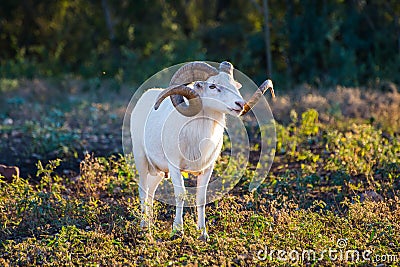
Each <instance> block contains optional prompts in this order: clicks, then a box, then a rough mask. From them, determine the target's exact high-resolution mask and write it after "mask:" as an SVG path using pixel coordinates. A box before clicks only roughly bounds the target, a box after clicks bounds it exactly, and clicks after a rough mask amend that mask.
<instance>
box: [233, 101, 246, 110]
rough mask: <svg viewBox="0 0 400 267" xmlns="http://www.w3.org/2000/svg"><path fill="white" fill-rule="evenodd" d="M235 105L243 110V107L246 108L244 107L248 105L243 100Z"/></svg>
mask: <svg viewBox="0 0 400 267" xmlns="http://www.w3.org/2000/svg"><path fill="white" fill-rule="evenodd" d="M235 104H236V105H237V106H239V107H240V109H243V107H244V105H245V104H246V102H244V101H243V100H240V101H235Z"/></svg>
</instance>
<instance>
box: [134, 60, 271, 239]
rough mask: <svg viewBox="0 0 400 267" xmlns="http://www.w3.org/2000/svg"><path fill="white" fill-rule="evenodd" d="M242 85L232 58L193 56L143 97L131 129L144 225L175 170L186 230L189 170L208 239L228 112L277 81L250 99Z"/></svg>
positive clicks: (177, 224) (237, 111)
mask: <svg viewBox="0 0 400 267" xmlns="http://www.w3.org/2000/svg"><path fill="white" fill-rule="evenodd" d="M240 87H241V84H240V83H238V82H237V81H235V79H234V77H233V66H232V64H231V63H229V62H226V61H224V62H222V63H221V64H220V65H219V69H216V68H214V67H213V66H211V65H209V64H207V63H205V62H191V63H187V64H186V65H184V66H182V67H181V68H180V69H178V71H177V72H176V73H175V74H174V75H173V76H172V78H171V81H170V86H169V87H168V88H166V89H161V88H152V89H149V90H147V91H146V92H145V93H144V94H143V95H142V96H141V98H140V99H139V100H138V102H137V104H136V106H135V108H134V110H133V111H132V114H131V129H130V130H131V136H132V142H133V155H134V158H135V164H136V169H137V171H138V173H139V198H140V203H141V210H142V212H143V215H144V216H143V219H142V221H141V227H143V228H146V227H148V226H149V225H150V223H151V219H152V208H153V198H154V195H155V192H156V189H157V186H158V185H159V183H160V182H161V181H162V179H163V178H164V177H168V176H170V177H171V180H172V184H173V188H174V195H175V204H176V214H175V219H174V222H173V231H174V232H181V231H183V227H182V224H183V218H182V212H183V207H184V201H185V186H184V180H183V177H182V175H181V172H183V171H184V172H189V173H192V174H194V175H196V176H197V187H196V206H197V211H198V220H197V227H198V228H199V229H200V230H201V232H202V234H201V236H200V239H202V240H207V238H208V235H207V231H206V226H205V204H206V191H207V186H208V182H209V180H210V177H211V174H212V171H213V167H214V162H215V160H216V159H217V157H218V155H219V154H220V152H221V147H222V141H223V133H224V127H226V124H225V115H226V114H231V115H233V116H240V115H243V114H245V113H246V112H248V111H249V110H250V109H251V108H252V107H253V106H254V104H255V103H256V102H257V101H258V99H259V98H260V97H261V96H262V94H263V93H264V92H265V91H266V90H267V89H271V92H272V93H273V87H272V82H271V81H270V80H267V81H265V82H264V83H263V84H262V85H261V86H260V88H259V89H258V90H257V92H256V93H255V94H254V95H253V97H252V98H251V99H250V100H249V101H248V102H247V103H246V102H245V101H244V100H243V98H242V96H241V95H240V92H239V88H240ZM168 97H170V101H168V100H166V98H168ZM185 98H186V100H185Z"/></svg>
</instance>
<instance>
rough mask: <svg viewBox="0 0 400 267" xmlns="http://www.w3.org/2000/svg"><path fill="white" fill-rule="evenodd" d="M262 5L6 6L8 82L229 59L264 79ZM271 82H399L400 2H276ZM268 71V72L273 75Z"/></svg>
mask: <svg viewBox="0 0 400 267" xmlns="http://www.w3.org/2000/svg"><path fill="white" fill-rule="evenodd" d="M264 7H265V6H263V1H260V0H258V1H257V0H246V1H241V0H218V1H212V0H179V1H168V0H137V1H127V0H123V1H120V0H102V1H87V0H85V1H83V0H60V1H51V0H44V1H34V0H3V1H1V3H0V57H1V64H0V75H1V77H3V78H5V77H7V78H10V77H21V76H24V77H28V78H33V77H37V76H40V77H43V76H44V77H54V76H57V75H64V74H66V73H70V74H73V75H75V76H79V77H84V78H108V79H115V81H116V82H118V83H119V84H121V83H122V82H141V81H143V80H144V79H145V78H147V77H148V76H150V75H151V74H152V73H155V72H156V71H158V70H160V69H162V68H163V67H166V66H170V65H171V64H175V63H181V62H185V61H190V60H212V61H218V62H219V61H222V60H230V61H232V62H234V64H235V66H236V67H237V68H238V69H242V70H246V73H247V74H248V75H249V76H250V77H252V78H253V79H255V80H256V81H257V82H261V81H262V80H264V79H265V76H266V73H267V70H266V56H265V54H266V53H265V47H266V46H265V38H264V36H265V34H264V30H265V25H266V24H265V23H264V22H265V21H264V16H263V14H264V12H263V11H265V10H264ZM268 9H269V10H268V11H269V14H270V18H269V21H268V26H269V29H270V33H271V34H270V38H269V40H268V42H269V43H270V47H271V57H272V63H273V64H272V66H273V67H272V76H273V77H272V78H273V79H274V80H275V81H276V83H277V84H279V85H280V87H281V88H286V87H292V86H293V85H296V84H298V83H308V84H312V85H315V86H322V85H332V84H335V85H336V84H340V85H345V86H359V85H370V86H375V85H377V83H378V84H379V83H380V82H381V81H383V80H388V81H392V82H395V83H399V82H400V76H399V75H398V73H399V72H400V20H399V14H400V2H399V1H396V0H390V1H379V0H371V1H366V0H350V1H343V0H324V1H315V0H285V1H278V0H270V1H268ZM268 73H269V72H268Z"/></svg>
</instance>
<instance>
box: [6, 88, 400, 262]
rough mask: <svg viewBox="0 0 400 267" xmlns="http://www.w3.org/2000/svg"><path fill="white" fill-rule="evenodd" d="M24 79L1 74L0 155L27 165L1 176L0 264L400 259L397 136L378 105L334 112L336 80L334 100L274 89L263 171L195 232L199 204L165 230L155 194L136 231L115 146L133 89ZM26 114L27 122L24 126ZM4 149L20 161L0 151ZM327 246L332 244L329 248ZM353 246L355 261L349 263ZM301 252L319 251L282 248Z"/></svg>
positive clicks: (169, 214) (134, 207) (130, 182)
mask: <svg viewBox="0 0 400 267" xmlns="http://www.w3.org/2000/svg"><path fill="white" fill-rule="evenodd" d="M25 82H26V83H30V82H29V81H25ZM19 83H20V84H17V85H15V84H14V83H11V82H7V83H6V84H7V90H6V92H4V94H8V95H7V96H8V98H7V101H8V100H10V99H13V98H14V100H15V99H16V98H17V100H18V99H19V102H18V101H11V102H10V101H8V102H7V103H6V104H5V105H3V106H2V108H3V109H4V110H3V112H2V113H1V114H6V115H4V117H3V118H1V119H2V120H3V121H4V122H7V123H3V124H1V126H0V134H1V136H3V138H2V141H1V143H0V144H1V145H0V147H1V148H2V153H1V154H2V161H3V162H5V163H7V164H10V165H11V164H17V165H18V164H19V163H22V162H25V161H27V163H26V166H27V167H26V168H25V169H24V172H22V175H21V176H22V178H15V179H14V180H12V181H4V180H1V179H0V266H16V265H17V266H37V265H43V266H63V265H67V266H68V265H85V266H98V265H100V266H137V265H143V266H176V265H188V266H193V265H197V266H209V265H214V266H249V265H261V266H264V265H266V266H288V265H294V266H297V265H300V266H301V265H310V266H343V265H351V266H377V265H379V264H386V266H398V265H399V261H400V224H399V221H400V204H399V203H400V199H399V197H400V196H399V193H400V135H399V132H398V129H399V128H394V127H392V126H393V125H391V124H390V123H389V122H388V121H387V117H385V116H379V114H381V112H382V110H378V111H376V112H377V113H374V111H371V113H370V114H369V115H368V116H367V117H365V116H364V115H365V114H355V113H354V112H350V109H349V108H348V109H347V110H345V109H344V108H343V106H342V102H341V101H338V105H337V109H336V110H335V109H334V108H332V106H333V104H332V103H329V101H330V99H329V98H326V97H327V96H329V95H331V93H332V91H326V92H322V93H315V95H320V98H318V99H319V100H318V101H317V102H318V103H319V102H320V100H321V99H322V98H324V99H329V101H328V100H327V102H324V103H325V104H324V105H323V106H316V104H315V103H314V102H310V101H311V100H309V102H307V103H308V104H306V103H305V102H304V101H303V100H301V99H300V100H296V98H295V97H293V96H291V93H290V92H289V93H288V95H285V96H281V98H280V99H281V100H279V101H284V100H282V99H286V100H288V101H289V102H290V103H292V105H291V106H292V107H293V109H292V111H291V112H290V108H289V109H288V110H287V111H286V113H287V114H289V115H286V116H284V113H283V109H280V108H277V114H276V117H277V119H278V123H277V153H276V157H275V160H274V164H273V166H272V168H271V171H270V173H269V174H268V176H267V179H266V180H265V181H264V183H263V184H262V185H261V186H260V187H259V188H258V190H257V191H255V192H253V193H250V192H249V191H248V190H247V189H248V186H249V179H247V178H246V177H244V178H243V179H242V180H241V181H240V182H239V184H238V185H237V186H236V187H235V188H234V189H233V190H232V191H231V192H230V193H229V194H228V195H227V196H226V197H225V198H223V199H221V200H219V201H215V202H213V203H210V204H209V205H207V207H206V215H207V227H208V232H209V235H210V240H209V242H207V243H204V242H201V241H198V240H197V237H198V236H199V232H198V230H196V221H195V219H196V211H195V209H194V208H186V209H185V214H184V217H185V218H184V230H185V234H184V236H183V237H178V238H171V227H172V221H173V216H174V207H172V206H168V205H165V204H163V203H160V202H156V204H155V218H156V219H155V225H154V227H153V228H152V229H150V231H148V232H143V231H141V229H140V228H139V221H140V216H141V215H140V211H139V203H138V190H137V182H136V179H137V175H136V174H135V173H134V172H133V171H132V170H131V168H130V166H128V164H127V162H126V160H125V158H124V157H123V156H121V155H120V154H119V152H121V151H120V143H118V142H120V139H118V138H120V137H118V136H120V129H121V125H120V124H121V121H122V115H123V111H124V110H123V107H124V106H126V105H127V103H126V95H129V93H130V92H129V91H130V90H129V88H123V89H121V90H122V91H121V92H108V93H105V95H103V96H99V95H98V94H99V92H100V91H99V90H100V89H98V88H97V87H96V88H89V89H87V88H86V89H85V84H84V82H77V83H76V84H73V83H71V84H69V85H64V87H62V86H61V87H62V88H64V89H62V88H61V89H60V90H61V91H62V90H64V91H62V92H61V95H65V94H66V93H67V94H68V95H69V96H70V98H68V99H65V97H60V92H54V91H48V90H49V88H54V86H55V85H54V84H51V83H46V82H45V81H34V82H33V83H36V85H35V84H33V86H31V87H30V88H32V89H31V90H26V89H24V88H25V87H24V85H23V83H24V82H19ZM21 83H22V85H21ZM38 84H41V86H39V85H38ZM30 85H31V84H30ZM56 85H57V84H56ZM61 85H62V83H61ZM57 86H60V85H59V84H58V85H57ZM74 88H75V89H74ZM40 90H42V91H41V92H48V94H46V96H42V95H41V94H38V93H37V92H38V91H40ZM340 90H344V91H346V92H347V93H346V94H349V91H348V90H350V89H343V88H342V89H340ZM354 90H356V91H357V90H358V89H354ZM101 92H104V89H103V90H102V91H101ZM382 94H386V96H388V94H395V93H394V92H389V93H382ZM355 95H356V96H357V92H355ZM356 96H355V97H356ZM41 97H42V98H41ZM337 98H338V99H339V100H340V99H343V101H344V99H346V98H345V97H342V96H341V95H340V94H339V96H338V97H337ZM110 99H113V100H114V101H110ZM361 99H362V97H360V98H359V101H361ZM382 99H383V100H382V101H386V98H384V97H383V96H382ZM21 101H22V104H21ZM357 101H358V100H357ZM392 101H397V100H396V98H394V100H392ZM35 103H40V105H36V106H35ZM310 103H311V104H310ZM399 103H400V102H399ZM276 105H278V103H273V104H272V110H273V111H275V109H274V106H276ZM379 105H380V104H379ZM382 106H383V105H382ZM399 107H400V105H399ZM391 108H393V109H395V107H394V106H392V107H391ZM55 109H57V110H59V111H58V112H56V111H55ZM339 111H340V115H338V114H339ZM27 114H29V115H30V116H31V117H33V118H35V119H36V120H34V122H33V123H31V125H29V124H28V125H26V124H27V122H26V121H25V118H26V116H27ZM370 115H371V116H373V117H374V118H375V119H374V120H371V119H370V118H369V116H370ZM9 119H12V121H13V122H12V123H9V122H10V120H9ZM43 126H45V127H43ZM21 133H22V135H21ZM16 140H20V141H16ZM32 140H34V141H35V143H33V144H32V145H31V146H29V147H25V145H24V144H26V143H29V142H31V141H32ZM63 147H67V148H68V151H66V150H65V149H63ZM85 150H86V151H88V152H89V153H84V152H85ZM92 151H95V152H96V154H93V153H92ZM10 153H14V154H12V155H13V160H15V161H12V160H10V159H9V158H6V157H5V155H10ZM32 154H37V156H35V157H32ZM224 157H225V156H224ZM224 157H222V158H221V159H220V160H219V161H218V164H217V167H216V169H217V170H218V171H221V170H223V169H224V162H225V161H226V160H225V158H224ZM227 172H228V175H229V173H232V174H233V173H234V172H235V170H234V169H232V170H227ZM249 173H250V171H249V172H247V173H246V174H249ZM339 242H345V243H344V244H345V246H344V247H339V246H338V245H341V244H343V243H339ZM329 250H336V252H332V251H331V252H332V253H333V254H332V255H331V258H330V257H329V254H328V251H329ZM348 250H351V251H353V252H354V251H355V250H357V253H358V252H359V253H360V258H359V260H358V261H355V260H354V261H351V260H346V259H345V257H344V256H343V255H345V251H348ZM293 251H295V252H293ZM304 251H306V252H307V251H308V252H310V251H311V252H312V251H314V252H315V253H316V259H313V258H312V257H311V258H307V256H306V257H305V258H304V260H303V259H301V257H300V258H297V259H296V257H294V259H296V260H293V261H292V260H290V259H289V258H287V257H288V253H292V254H291V255H292V256H293V255H296V254H295V253H300V255H301V253H302V252H304ZM323 251H326V252H325V253H324V252H323ZM369 251H370V252H371V254H370V255H368V258H369V259H367V260H365V259H363V258H361V253H363V252H364V253H365V252H369ZM285 253H286V254H285ZM340 253H342V254H340ZM367 254H368V253H367ZM307 255H308V254H307ZM341 255H342V256H341ZM285 256H286V258H285ZM334 256H336V259H335V258H334ZM395 257H397V258H395ZM380 266H383V265H380Z"/></svg>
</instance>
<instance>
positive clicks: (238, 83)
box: [235, 81, 242, 90]
mask: <svg viewBox="0 0 400 267" xmlns="http://www.w3.org/2000/svg"><path fill="white" fill-rule="evenodd" d="M235 87H236V89H238V90H239V89H240V88H242V84H241V83H240V82H237V81H235Z"/></svg>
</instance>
